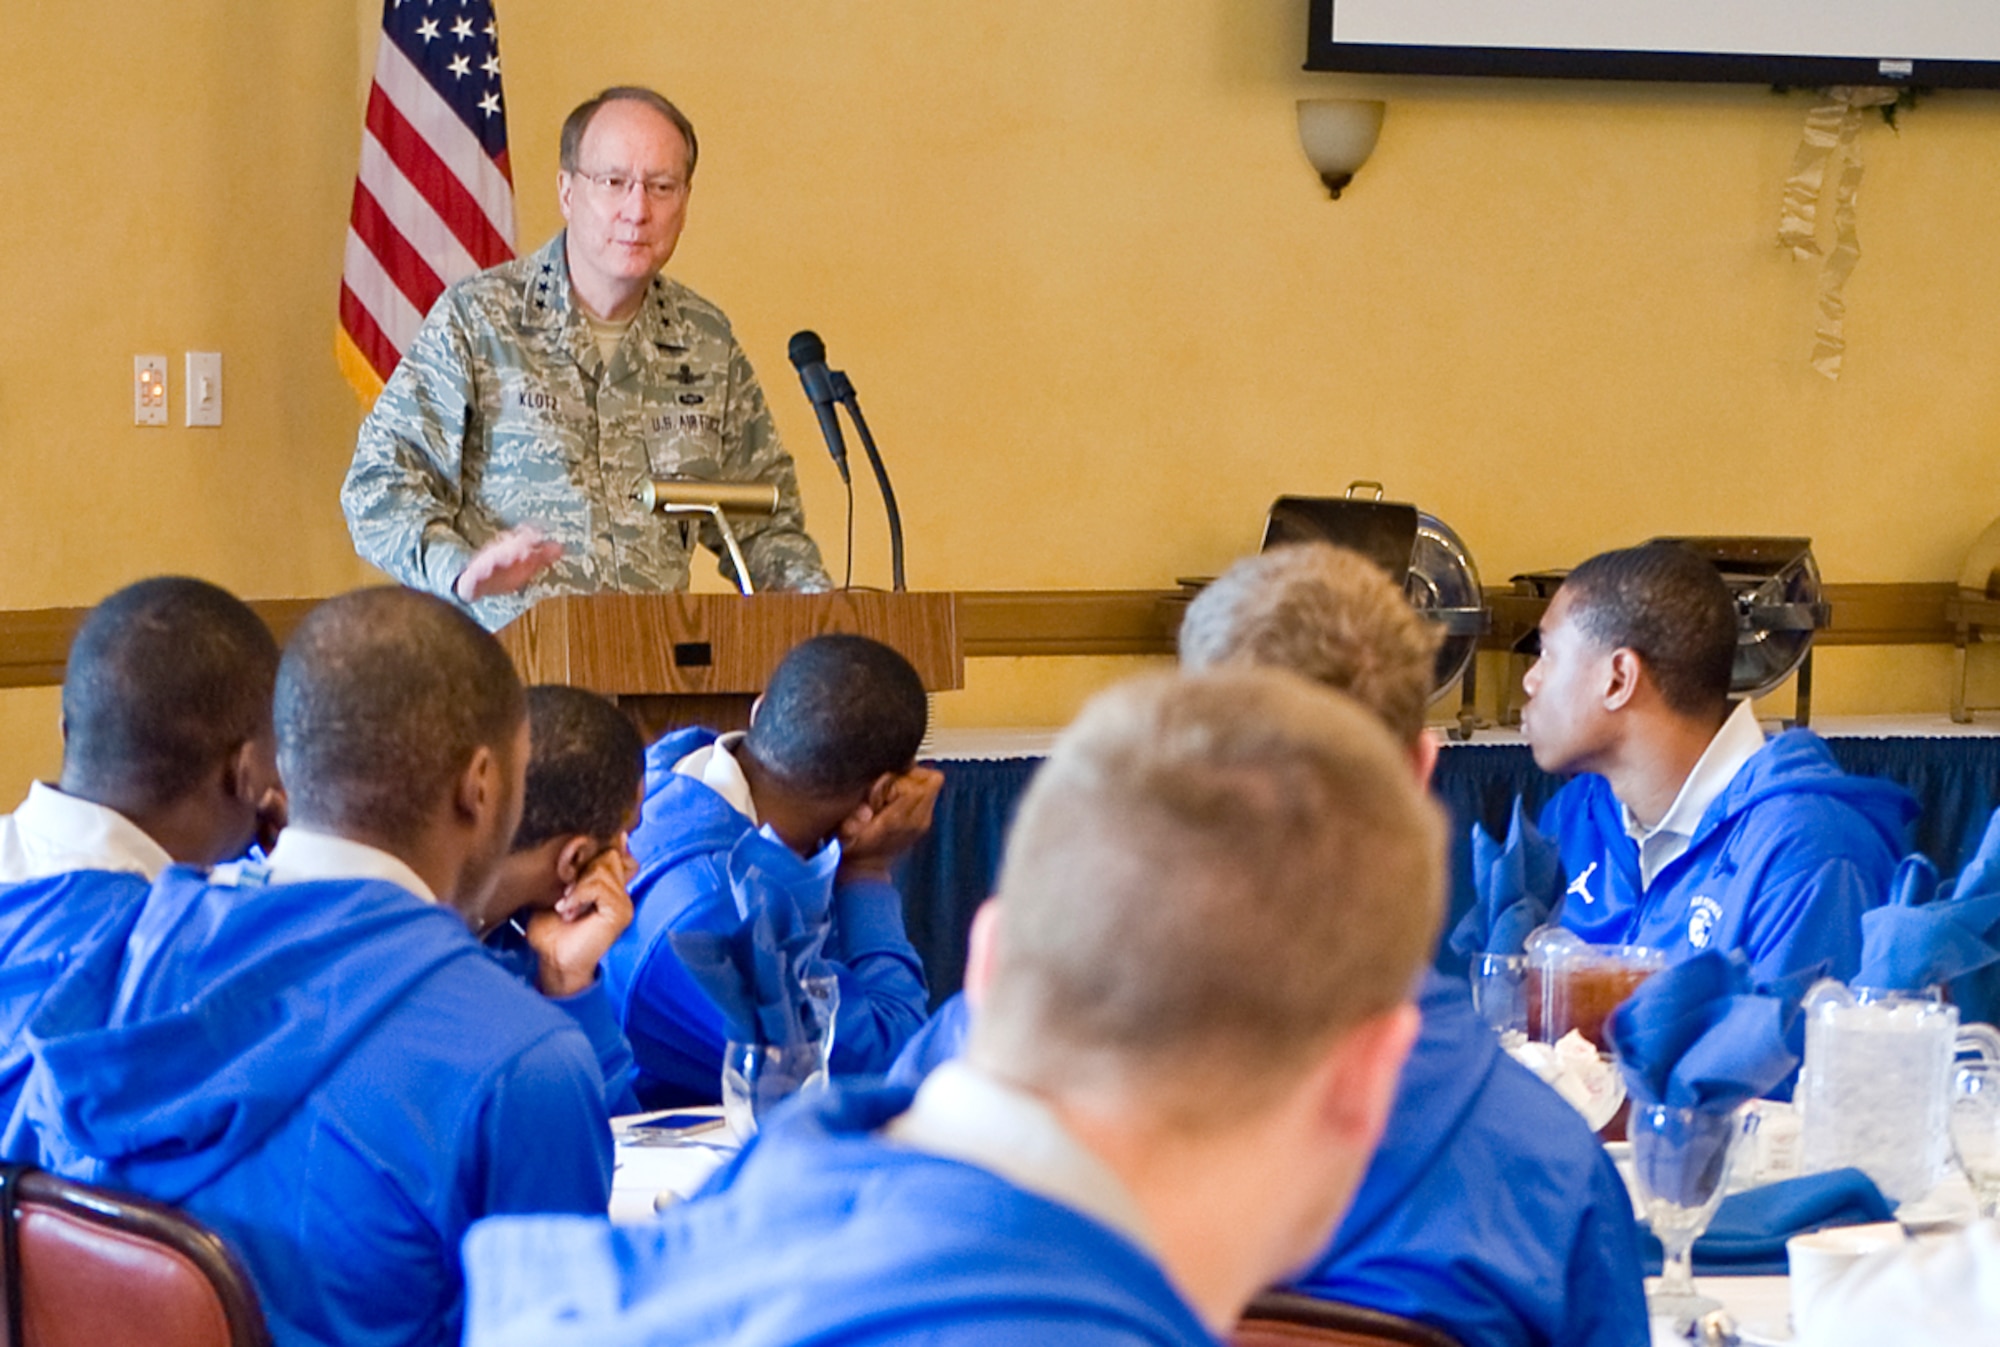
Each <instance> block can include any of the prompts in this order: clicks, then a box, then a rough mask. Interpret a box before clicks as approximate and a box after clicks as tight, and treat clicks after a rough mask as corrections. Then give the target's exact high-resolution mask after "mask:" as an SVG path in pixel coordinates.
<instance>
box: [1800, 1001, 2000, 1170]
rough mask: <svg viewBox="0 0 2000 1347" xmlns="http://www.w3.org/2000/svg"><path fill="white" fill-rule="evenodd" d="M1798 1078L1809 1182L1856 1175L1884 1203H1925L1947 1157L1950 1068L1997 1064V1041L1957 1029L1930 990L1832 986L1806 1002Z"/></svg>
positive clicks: (1998, 1037)
mask: <svg viewBox="0 0 2000 1347" xmlns="http://www.w3.org/2000/svg"><path fill="white" fill-rule="evenodd" d="M1805 1016H1806V1059H1805V1065H1804V1067H1803V1068H1802V1069H1801V1070H1800V1072H1799V1086H1798V1092H1797V1103H1798V1106H1799V1112H1800V1115H1801V1125H1802V1129H1803V1130H1802V1133H1801V1136H1800V1144H1801V1147H1802V1156H1803V1161H1804V1168H1805V1170H1806V1172H1807V1173H1815V1172H1817V1171H1820V1170H1825V1169H1840V1168H1843V1167H1845V1166H1848V1165H1852V1166H1854V1167H1855V1168H1856V1169H1859V1170H1861V1171H1862V1172H1863V1173H1865V1174H1867V1175H1868V1177H1869V1178H1871V1179H1873V1180H1875V1186H1876V1187H1877V1188H1880V1189H1881V1190H1882V1195H1883V1196H1884V1197H1886V1198H1888V1199H1889V1200H1890V1201H1891V1202H1895V1203H1903V1202H1914V1201H1916V1200H1917V1199H1919V1198H1921V1197H1923V1195H1924V1194H1926V1193H1928V1192H1929V1191H1930V1190H1931V1188H1932V1186H1933V1185H1935V1184H1936V1182H1937V1181H1938V1179H1939V1178H1940V1177H1941V1176H1942V1174H1943V1172H1944V1166H1945V1162H1946V1160H1947V1159H1948V1158H1949V1156H1950V1154H1951V1136H1950V1132H1949V1130H1948V1129H1949V1111H1950V1107H1951V1100H1950V1087H1951V1072H1952V1064H1953V1062H1954V1060H1955V1059H1957V1058H1959V1057H1961V1056H1965V1057H1983V1058H1987V1059H1989V1060H2000V1032H1996V1031H1995V1030H1994V1029H1993V1027H1992V1026H1990V1025H1985V1024H1968V1025H1964V1026H1962V1027H1961V1026H1960V1024H1959V1022H1958V1009H1957V1007H1955V1006H1951V1005H1947V1004H1945V1002H1944V1000H1943V999H1942V998H1941V997H1940V996H1939V994H1938V992H1937V989H1936V988H1931V989H1929V990H1927V991H1921V992H1904V991H1878V990H1875V989H1873V988H1854V989H1850V988H1848V987H1846V986H1844V985H1842V984H1841V983H1838V982H1835V981H1833V980H1831V979H1827V980H1825V981H1822V982H1819V983H1816V984H1814V986H1813V989H1812V990H1811V991H1809V992H1807V993H1806V999H1805Z"/></svg>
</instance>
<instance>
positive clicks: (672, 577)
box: [340, 234, 831, 629]
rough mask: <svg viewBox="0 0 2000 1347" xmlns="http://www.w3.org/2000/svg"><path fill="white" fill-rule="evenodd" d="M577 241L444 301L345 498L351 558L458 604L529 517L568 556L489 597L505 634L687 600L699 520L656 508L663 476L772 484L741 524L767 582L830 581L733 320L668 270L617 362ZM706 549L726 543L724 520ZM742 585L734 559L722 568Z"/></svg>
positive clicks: (556, 245) (370, 424)
mask: <svg viewBox="0 0 2000 1347" xmlns="http://www.w3.org/2000/svg"><path fill="white" fill-rule="evenodd" d="M563 245H564V235H562V234H558V235H556V237H555V238H554V239H552V240H551V241H550V242H549V243H548V244H546V245H545V246H543V248H542V249H541V250H540V251H539V252H536V253H534V254H532V255H531V256H528V257H523V258H517V259H515V260H514V261H512V262H504V263H502V264H501V265H499V266H497V267H493V268H491V269H490V270H487V271H483V272H481V273H479V274H478V275H476V276H470V277H467V278H466V279H465V280H462V281H460V282H458V283H457V284H455V285H453V286H452V287H451V288H450V289H448V290H446V291H445V293H444V294H443V296H441V297H440V298H439V300H438V302H437V304H436V305H435V306H433V307H432V309H431V312H430V315H429V316H428V317H427V318H425V319H424V325H423V327H422V329H421V330H420V331H419V332H418V333H417V338H416V341H415V342H414V343H413V344H412V346H411V348H410V350H409V352H408V353H407V354H405V355H404V357H403V360H402V363H401V364H399V365H398V366H397V367H396V372H395V373H394V374H393V375H391V376H390V378H389V383H388V386H387V387H385V388H384V389H383V390H382V395H381V397H379V398H378V399H376V402H375V407H374V410H373V411H371V412H370V413H369V414H368V419H367V420H366V421H365V422H363V423H362V427H361V435H360V439H359V441H358V443H357V444H356V445H355V449H354V462H353V463H352V465H350V466H349V468H348V470H347V480H346V482H345V483H344V484H343V485H342V487H341V491H340V503H341V508H342V510H343V511H344V512H345V513H346V515H347V527H348V531H349V532H350V533H352V534H353V536H354V546H355V550H357V551H358V552H360V554H361V555H362V557H363V558H364V559H365V560H367V561H369V562H371V563H373V564H374V565H376V566H378V567H380V568H381V569H382V570H385V571H387V572H388V573H389V574H390V575H392V576H394V577H395V578H396V579H398V580H400V581H402V582H403V583H404V584H407V585H411V586H413V587H416V588H419V589H426V590H430V591H431V592H433V593H436V594H441V595H443V596H445V597H447V598H453V595H452V584H453V582H454V581H456V580H457V578H458V574H459V572H460V571H462V570H464V569H465V564H466V562H467V561H469V560H470V559H471V557H472V554H473V553H474V552H476V551H477V550H478V549H479V548H480V547H481V546H482V545H484V544H485V543H486V542H488V541H490V540H491V539H492V538H493V537H494V536H495V535H497V534H499V533H500V532H502V531H503V530H505V529H509V528H512V527H514V526H515V525H517V524H534V525H536V526H538V527H539V528H540V529H541V530H542V531H543V532H544V533H546V534H548V535H549V536H550V537H551V538H553V539H555V540H556V541H557V542H559V543H561V544H562V545H563V548H564V556H563V559H562V560H561V561H559V562H557V563H556V564H555V565H554V566H553V567H551V568H550V569H549V570H548V571H546V572H544V573H543V574H542V575H541V576H540V577H539V578H538V579H537V580H536V581H535V582H534V583H533V584H532V585H530V586H529V587H528V588H527V589H526V590H524V591H522V592H521V593H519V594H510V595H506V596H504V597H495V598H487V599H481V600H480V601H479V602H477V603H475V604H473V605H472V614H473V616H474V617H476V618H478V619H479V621H480V622H481V623H483V624H484V625H485V626H486V627H488V628H489V629H497V628H499V627H502V626H504V625H506V624H507V623H508V622H511V621H512V620H513V619H514V618H516V617H518V616H519V615H520V614H521V613H523V612H525V611H526V610H527V609H528V608H529V607H530V606H532V605H533V604H534V603H535V602H536V601H537V600H540V599H543V598H548V597H550V596H552V595H556V594H574V593H595V592H598V591H601V590H626V591H657V590H673V589H685V588H686V587H687V583H688V548H689V546H690V542H691V540H692V537H693V536H694V535H695V534H696V528H695V525H694V524H692V523H687V524H683V523H682V522H681V521H680V520H677V519H672V518H669V517H665V516H657V515H649V514H646V513H645V512H644V511H643V510H642V508H641V507H640V505H639V504H638V502H637V501H635V500H634V499H633V496H634V493H636V492H637V491H638V489H639V487H640V484H641V483H642V482H643V481H645V480H646V479H647V478H648V477H690V478H698V479H707V480H713V481H729V482H747V481H759V482H774V483H776V484H777V487H778V492H779V508H778V512H777V514H775V515H773V516H772V517H771V518H770V519H745V520H742V521H740V522H739V521H738V520H736V519H735V518H732V519H731V524H732V526H733V527H734V528H735V530H736V534H737V537H738V539H739V540H740V541H741V543H742V545H743V553H744V558H745V560H746V561H747V562H748V563H749V566H750V578H751V580H752V582H753V583H754V584H755V585H756V586H757V588H759V589H766V588H769V589H805V590H815V589H826V588H828V587H830V583H831V582H830V581H829V580H828V578H827V575H826V570H825V568H824V566H823V565H822V564H821V562H820V555H819V548H818V547H817V546H815V545H814V543H813V541H812V539H811V538H809V537H807V536H806V533H805V516H804V511H803V510H802V509H801V508H800V505H799V493H798V482H797V479H796V476H795V474H794V472H793V468H792V459H791V456H790V455H789V454H787V453H786V452H785V448H784V446H783V445H782V444H780V443H779V442H778V433H777V429H776V428H775V427H774V426H773V425H772V424H771V414H770V411H769V409H768V408H767V407H766V406H765V405H764V393H763V390H762V389H761V388H759V387H758V384H757V376H756V374H755V373H754V372H752V370H751V368H750V362H749V360H748V359H747V358H746V357H745V356H744V354H743V349H742V348H741V347H740V346H738V345H737V344H736V338H735V336H734V335H733V334H732V333H731V332H730V328H729V320H728V319H727V318H725V317H724V316H723V314H722V311H721V310H720V309H718V308H716V307H715V306H714V305H713V304H710V303H709V302H708V301H707V300H705V299H703V298H701V297H700V296H699V295H697V294H695V293H694V292H693V291H692V290H689V289H688V288H687V287H686V286H684V285H681V284H680V283H679V282H677V281H671V280H668V279H667V278H666V277H664V276H655V277H654V278H653V283H652V287H651V289H650V290H649V291H648V293H647V296H646V299H645V302H644V303H643V305H642V306H641V307H640V310H639V313H638V315H637V316H636V317H635V318H634V319H633V321H632V326H631V328H630V329H629V330H628V331H627V332H626V333H625V338H624V342H623V343H622V344H621V345H620V346H619V348H618V352H617V355H616V356H615V358H614V359H613V360H612V361H611V364H610V365H609V367H608V368H607V367H603V366H602V362H601V360H600V357H599V355H598V351H597V344H596V340H595V338H594V337H593V336H592V335H591V331H590V326H589V323H588V322H587V321H586V318H585V315H584V313H583V311H582V310H581V309H580V308H578V307H577V306H576V304H575V303H574V302H573V299H572V296H571V294H570V287H569V266H568V262H567V260H566V257H565V254H564V251H563ZM699 538H700V541H701V542H702V544H703V545H704V546H706V547H708V548H709V549H710V550H711V551H714V552H717V553H718V554H720V553H721V552H722V538H721V536H720V535H719V534H718V533H717V532H716V530H715V526H714V525H713V524H709V523H703V524H702V525H701V526H700V530H699ZM721 564H722V571H723V574H724V575H725V576H728V577H729V578H731V579H732V580H733V579H734V578H735V568H734V567H733V566H731V565H730V563H729V559H728V557H727V556H722V557H721Z"/></svg>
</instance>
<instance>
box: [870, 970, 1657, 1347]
mask: <svg viewBox="0 0 2000 1347" xmlns="http://www.w3.org/2000/svg"><path fill="white" fill-rule="evenodd" d="M1419 1006H1420V1008H1421V1010H1422V1012H1423V1030H1422V1032H1421V1033H1420V1034H1419V1035H1418V1037H1417V1041H1416V1045H1415V1046H1414V1047H1413V1048H1411V1050H1410V1056H1409V1060H1408V1061H1407V1062H1406V1063H1405V1064H1404V1066H1403V1077H1402V1081H1401V1083H1400V1084H1399V1085H1398V1086H1397V1091H1396V1103H1395V1108H1394V1109H1393V1110H1392V1111H1391V1113H1390V1115H1389V1122H1388V1126H1387V1127H1386V1128H1385V1129H1384V1131H1383V1134H1382V1144H1381V1147H1380V1148H1379V1149H1378V1150H1377V1151H1376V1152H1375V1158H1374V1160H1373V1161H1372V1162H1371V1163H1370V1164H1369V1166H1368V1172H1367V1173H1366V1174H1365V1175H1364V1176H1363V1177H1362V1180H1361V1187H1360V1189H1359V1190H1358V1191H1357V1192H1356V1193H1355V1195H1354V1201H1353V1202H1352V1204H1350V1205H1349V1207H1348V1209H1347V1215H1346V1216H1345V1217H1344V1218H1343V1219H1342V1221H1341V1223H1340V1228H1339V1230H1338V1231H1336V1232H1335V1234H1334V1238H1333V1243H1332V1245H1331V1246H1329V1247H1328V1249H1327V1251H1326V1253H1325V1254H1324V1255H1323V1256H1322V1257H1321V1258H1320V1259H1319V1261H1318V1262H1317V1263H1315V1264H1314V1265H1313V1266H1312V1267H1311V1268H1310V1269H1309V1270H1307V1271H1305V1272H1303V1273H1301V1274H1299V1276H1298V1277H1297V1278H1295V1279H1294V1281H1293V1286H1294V1289H1296V1290H1298V1291H1300V1292H1302V1293H1303V1294H1305V1295H1309V1296H1317V1297H1319V1298H1320V1299H1323V1300H1339V1301H1344V1302H1346V1303H1347V1304H1350V1305H1363V1306H1366V1307H1368V1308H1369V1309H1377V1310H1384V1311H1387V1312H1388V1313H1391V1314H1400V1315H1402V1316H1403V1317H1404V1318H1407V1319H1416V1320H1418V1321H1420V1322H1422V1323H1427V1324H1430V1325H1432V1326H1434V1327H1436V1328H1440V1329H1442V1330H1444V1331H1445V1332H1447V1333H1449V1334H1451V1335H1452V1336H1453V1337H1455V1338H1457V1339H1458V1340H1459V1341H1460V1342H1464V1343H1478V1344H1479V1345H1480V1347H1645V1344H1646V1343H1647V1342H1649V1341H1650V1337H1649V1331H1650V1330H1649V1327H1648V1323H1647V1319H1646V1292H1645V1284H1644V1281H1643V1277H1642V1273H1641V1264H1640V1261H1639V1259H1640V1241H1639V1228H1638V1223H1637V1221H1636V1219H1635V1218H1634V1217H1633V1214H1632V1200H1631V1198H1629V1197H1628V1196H1627V1195H1626V1192H1625V1184H1624V1181H1623V1180H1622V1179H1620V1178H1619V1176H1618V1169H1617V1166H1615V1165H1614V1164H1612V1162H1611V1158H1610V1156H1608V1155H1606V1154H1605V1151H1604V1148H1603V1147H1602V1146H1600V1145H1598V1144H1597V1138H1596V1137H1594V1136H1592V1135H1591V1132H1590V1128H1589V1127H1588V1126H1586V1125H1585V1123H1584V1121H1583V1119H1582V1118H1581V1117H1579V1116H1577V1112H1576V1110H1575V1109H1573V1108H1571V1107H1570V1106H1569V1104H1567V1103H1565V1102H1564V1101H1563V1099H1562V1097H1561V1096H1559V1095H1558V1094H1556V1093H1555V1091H1553V1090H1551V1089H1550V1088H1549V1087H1548V1086H1546V1085H1544V1084H1542V1082H1541V1081H1539V1080H1537V1079H1535V1077H1534V1074H1533V1073H1532V1072H1530V1071H1528V1070H1527V1068H1525V1067H1523V1066H1521V1065H1520V1064H1519V1063H1517V1062H1515V1061H1514V1060H1513V1059H1511V1058H1510V1057H1508V1056H1507V1055H1506V1054H1505V1053H1503V1052H1501V1051H1500V1045H1499V1043H1498V1042H1497V1041H1496V1040H1495V1039H1494V1037H1493V1032H1492V1031H1491V1030H1490V1029H1488V1028H1487V1027H1486V1025H1485V1024H1484V1023H1483V1022H1482V1021H1481V1020H1480V1019H1479V1017H1478V1015H1477V1014H1475V1013H1474V1011H1473V1009H1472V1002H1471V999H1470V998H1469V997H1468V996H1467V995H1466V990H1465V984H1464V983H1462V982H1459V981H1457V980H1456V979H1453V978H1448V977H1445V976H1443V975H1441V974H1438V973H1430V974H1427V975H1426V978H1425V981H1424V987H1423V993H1422V995H1421V997H1420V998H1419ZM969 1027H970V1024H969V1015H968V1013H967V1009H966V1002H965V998H964V997H963V996H962V995H961V996H954V997H953V998H952V999H951V1000H949V1001H946V1002H945V1003H944V1004H943V1005H942V1006H939V1007H938V1012H937V1014H935V1015H933V1016H932V1017H931V1021H930V1023H929V1024H926V1025H925V1026H924V1028H923V1031H922V1032H921V1033H919V1034H918V1035H917V1036H916V1037H915V1038H912V1039H911V1040H910V1043H909V1046H907V1047H906V1048H904V1050H903V1055H902V1056H901V1057H899V1058H897V1059H896V1065H895V1068H894V1070H893V1071H892V1072H891V1073H890V1079H891V1080H892V1081H894V1082H896V1083H897V1084H899V1085H906V1086H908V1087H909V1088H912V1089H914V1088H915V1086H916V1085H917V1083H918V1082H920V1081H921V1080H922V1079H923V1078H924V1077H925V1076H927V1075H929V1074H930V1072H931V1071H932V1070H933V1069H934V1068H936V1067H937V1066H938V1065H939V1064H940V1063H943V1062H946V1061H949V1060H950V1059H951V1058H953V1057H956V1056H957V1055H958V1054H959V1053H960V1052H961V1051H963V1049H964V1046H965V1036H966V1032H967V1030H968V1028H969Z"/></svg>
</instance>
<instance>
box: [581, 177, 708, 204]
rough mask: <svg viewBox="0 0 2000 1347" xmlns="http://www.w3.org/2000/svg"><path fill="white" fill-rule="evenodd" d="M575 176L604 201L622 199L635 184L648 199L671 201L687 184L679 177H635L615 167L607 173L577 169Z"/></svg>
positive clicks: (663, 201)
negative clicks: (644, 190)
mask: <svg viewBox="0 0 2000 1347" xmlns="http://www.w3.org/2000/svg"><path fill="white" fill-rule="evenodd" d="M575 176H576V177H579V178H582V179H583V180H584V181H585V182H587V183H589V184H590V190H591V193H592V195H594V196H595V197H597V199H598V200H599V201H603V202H606V203H609V202H613V201H623V200H624V199H625V195H626V193H628V192H630V191H631V190H632V188H633V186H634V185H635V184H636V185H638V186H641V187H644V188H645V189H646V196H647V198H648V199H650V200H653V201H658V202H661V203H665V202H668V201H672V200H673V199H674V198H675V197H677V196H679V195H680V194H681V193H682V192H685V191H686V190H687V184H686V183H684V182H682V181H681V180H680V179H679V178H635V177H633V176H632V175H631V174H630V173H620V172H618V171H616V170H615V169H614V170H613V171H611V172H609V173H585V172H584V171H583V170H582V169H578V170H577V171H576V174H575Z"/></svg>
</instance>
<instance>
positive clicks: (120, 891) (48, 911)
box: [0, 870, 152, 1125]
mask: <svg viewBox="0 0 2000 1347" xmlns="http://www.w3.org/2000/svg"><path fill="white" fill-rule="evenodd" d="M151 887H152V885H151V883H149V882H148V881H147V879H146V877H145V876H144V875H135V874H130V873H128V872H125V871H121V870H76V871H72V872H71V873H69V874H66V875H51V876H49V877H48V878H45V879H30V880H26V881H24V882H22V883H19V884H10V885H7V886H6V887H5V888H0V1125H4V1124H5V1121H6V1119H7V1118H9V1117H11V1116H12V1115H13V1112H14V1105H15V1103H16V1102H17V1101H18V1100H19V1099H20V1097H21V1083H22V1082H23V1081H24V1080H26V1079H27V1075H28V1064H29V1061H30V1058H29V1055H28V1044H27V1039H26V1038H25V1036H24V1035H23V1032H22V1031H23V1030H24V1029H26V1028H27V1025H28V1020H29V1019H30V1017H32V1016H33V1015H34V1013H35V1010H36V1008H37V1007H39V1006H40V1005H41V1003H42V998H43V997H44V996H46V995H47V994H48V991H49V989H50V988H51V987H53V986H54V985H55V984H56V980H57V979H58V978H59V977H61V975H62V973H63V971H64V970H65V969H67V968H68V967H69V966H70V964H71V963H72V962H74V961H75V960H76V959H78V958H80V957H81V956H82V955H83V953H84V951H85V950H87V949H89V948H90V946H92V945H93V944H95V943H96V942H97V941H98V940H99V939H101V938H102V937H103V936H104V934H105V933H106V932H107V931H109V930H112V929H114V928H115V927H117V925H118V923H119V922H120V921H121V920H122V919H123V918H124V917H125V915H126V914H127V913H128V912H129V911H130V910H131V909H132V908H134V907H136V906H137V905H138V904H139V902H140V901H142V900H143V899H144V898H145V896H146V891H147V890H148V889H150V888H151Z"/></svg>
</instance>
